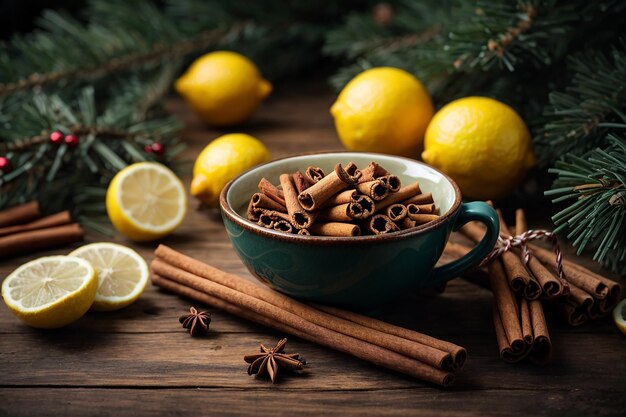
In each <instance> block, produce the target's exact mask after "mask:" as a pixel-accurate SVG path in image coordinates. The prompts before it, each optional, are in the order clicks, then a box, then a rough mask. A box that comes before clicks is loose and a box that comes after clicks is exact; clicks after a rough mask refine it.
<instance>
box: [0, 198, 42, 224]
mask: <svg viewBox="0 0 626 417" xmlns="http://www.w3.org/2000/svg"><path fill="white" fill-rule="evenodd" d="M39 217H41V210H40V208H39V203H38V202H37V201H30V202H28V203H24V204H20V205H17V206H13V207H9V208H6V209H4V210H1V211H0V227H6V226H15V225H18V224H23V223H27V222H30V221H32V220H35V219H37V218H39Z"/></svg>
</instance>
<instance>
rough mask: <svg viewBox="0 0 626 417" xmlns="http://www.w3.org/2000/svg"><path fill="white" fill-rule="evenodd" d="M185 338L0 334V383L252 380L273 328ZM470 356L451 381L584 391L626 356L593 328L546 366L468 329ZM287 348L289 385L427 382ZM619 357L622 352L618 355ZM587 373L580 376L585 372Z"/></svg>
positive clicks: (319, 351) (463, 385)
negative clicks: (509, 357) (516, 357)
mask: <svg viewBox="0 0 626 417" xmlns="http://www.w3.org/2000/svg"><path fill="white" fill-rule="evenodd" d="M219 329H220V326H219V324H216V330H217V332H215V333H213V334H212V335H211V336H209V337H206V338H191V337H189V336H188V335H187V334H185V333H184V332H183V331H182V330H180V331H178V332H174V333H167V334H154V333H145V334H144V333H128V334H126V333H96V332H90V331H87V330H84V331H72V330H70V329H65V330H60V331H53V332H31V333H24V334H14V335H10V336H9V335H6V336H3V337H2V338H0V386H23V385H54V386H63V385H71V386H143V387H148V386H152V387H166V386H181V385H192V386H201V387H238V388H243V387H254V388H257V387H259V385H255V384H254V383H252V382H251V380H250V378H249V377H248V375H247V374H246V372H245V370H246V364H245V363H244V361H243V356H244V355H246V354H250V353H253V352H255V351H256V350H257V349H258V344H259V342H264V343H265V344H272V343H273V342H275V341H277V340H278V339H279V338H280V337H282V335H280V334H278V333H276V332H273V331H272V332H270V331H263V332H262V333H240V334H233V333H220V332H219ZM464 341H465V345H466V346H467V348H468V350H469V352H470V353H469V359H468V362H467V365H466V367H465V369H464V370H463V372H461V373H460V374H459V375H458V378H457V383H456V389H461V390H465V389H496V388H511V389H515V388H517V389H534V388H537V387H542V388H543V389H560V388H562V387H569V388H572V389H591V388H597V387H607V388H609V387H617V386H620V385H621V386H623V381H624V375H625V374H626V361H624V360H623V354H622V355H620V354H619V352H620V351H623V340H622V337H621V335H619V334H618V333H617V332H615V334H613V335H606V336H604V337H603V339H602V343H601V344H599V343H598V341H597V336H596V335H592V334H567V333H564V334H557V335H555V336H554V344H555V347H556V350H557V352H558V353H557V356H556V357H555V360H554V363H553V364H552V365H550V366H546V367H539V366H533V365H531V364H529V363H522V364H516V365H510V364H505V363H503V362H502V361H501V360H500V359H499V358H498V357H497V349H496V342H495V336H493V335H483V334H477V335H466V336H465V337H464ZM289 350H290V351H297V352H299V353H301V354H302V355H303V356H304V357H305V358H307V360H308V361H309V363H310V366H309V371H308V377H305V378H293V379H290V381H289V387H290V388H309V389H372V388H376V387H380V386H384V387H386V388H391V387H396V388H400V387H407V386H410V387H414V386H424V385H425V384H423V383H421V382H420V381H417V380H413V379H411V378H408V377H404V376H402V375H400V374H395V373H393V372H391V371H386V370H384V369H380V368H377V367H374V366H372V365H370V364H368V363H366V362H363V361H360V360H357V359H354V358H351V357H349V356H347V355H343V354H340V353H337V352H334V351H331V350H329V349H326V348H323V347H320V346H317V345H314V344H311V343H309V342H305V341H301V340H298V339H296V338H292V340H291V341H290V343H289ZM620 357H621V359H620ZM583 376H584V377H583Z"/></svg>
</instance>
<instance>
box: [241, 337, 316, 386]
mask: <svg viewBox="0 0 626 417" xmlns="http://www.w3.org/2000/svg"><path fill="white" fill-rule="evenodd" d="M286 344H287V339H282V340H281V341H279V342H278V343H277V344H276V346H274V347H273V348H272V349H268V348H266V347H265V346H263V344H261V353H257V354H256V355H246V356H244V358H243V360H244V361H246V363H249V364H250V366H248V375H253V374H256V375H257V376H263V375H265V374H268V375H269V376H270V379H271V380H272V384H273V383H274V382H276V376H277V375H278V369H280V368H282V369H286V370H290V371H296V372H297V371H301V370H302V368H303V366H304V365H306V361H305V360H304V359H303V358H301V357H300V355H299V354H297V353H285V345H286Z"/></svg>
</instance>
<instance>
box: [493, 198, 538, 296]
mask: <svg viewBox="0 0 626 417" xmlns="http://www.w3.org/2000/svg"><path fill="white" fill-rule="evenodd" d="M496 212H497V213H498V219H499V220H500V233H501V234H504V235H505V236H511V231H510V230H509V228H508V226H507V225H506V223H505V221H504V218H503V217H502V212H501V211H500V210H499V209H498V210H496ZM520 256H521V255H520V252H519V251H518V250H517V249H513V250H510V251H506V252H504V253H503V254H502V256H501V259H502V263H503V264H504V271H505V272H506V277H507V279H508V280H509V285H510V286H511V288H512V289H513V291H515V292H521V293H522V294H523V295H524V297H526V298H527V299H529V300H536V299H537V298H539V297H540V296H541V286H540V285H539V283H538V282H537V281H536V280H535V279H534V278H533V277H532V276H531V275H530V274H529V273H528V270H527V269H526V266H525V265H524V263H523V262H522V259H521V258H520Z"/></svg>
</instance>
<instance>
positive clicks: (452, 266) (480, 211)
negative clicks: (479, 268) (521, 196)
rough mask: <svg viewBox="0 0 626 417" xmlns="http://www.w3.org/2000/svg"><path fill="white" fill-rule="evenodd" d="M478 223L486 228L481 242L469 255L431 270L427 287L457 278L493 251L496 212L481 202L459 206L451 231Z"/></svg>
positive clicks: (498, 225) (496, 226)
mask: <svg viewBox="0 0 626 417" xmlns="http://www.w3.org/2000/svg"><path fill="white" fill-rule="evenodd" d="M474 220H476V221H479V222H481V223H483V224H484V225H485V226H487V232H486V233H485V236H484V237H483V238H482V240H481V241H480V242H479V243H478V245H476V246H475V247H474V249H472V250H471V251H470V252H469V253H467V254H466V255H464V256H462V257H461V258H459V259H457V260H456V261H453V262H450V263H449V264H446V265H442V266H440V267H437V268H435V269H434V270H433V272H432V274H431V276H430V280H429V283H428V284H429V286H432V287H437V286H439V285H442V284H444V283H446V282H448V281H450V280H451V279H452V278H455V277H458V276H459V275H461V274H462V273H463V272H465V271H467V270H468V269H471V268H473V267H474V266H476V265H477V264H478V263H479V262H480V261H482V260H483V259H484V258H485V257H486V256H487V255H488V254H489V252H490V251H491V250H492V249H493V247H494V245H495V244H496V241H497V240H498V235H499V234H500V223H499V221H498V214H497V213H496V211H495V210H494V209H493V207H491V206H490V205H488V204H487V203H483V202H482V201H473V202H471V203H463V204H461V208H460V213H459V215H458V216H457V218H456V221H455V223H454V227H453V231H457V230H459V229H460V228H461V227H462V226H463V225H464V224H466V223H468V222H471V221H474Z"/></svg>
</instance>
